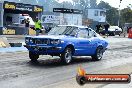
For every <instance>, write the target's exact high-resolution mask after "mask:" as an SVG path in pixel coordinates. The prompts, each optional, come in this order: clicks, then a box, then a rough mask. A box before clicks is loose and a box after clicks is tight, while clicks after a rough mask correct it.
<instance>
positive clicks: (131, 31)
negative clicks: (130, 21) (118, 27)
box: [128, 28, 132, 38]
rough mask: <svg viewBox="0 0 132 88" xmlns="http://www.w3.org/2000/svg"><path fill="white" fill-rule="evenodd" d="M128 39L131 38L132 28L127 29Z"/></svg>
mask: <svg viewBox="0 0 132 88" xmlns="http://www.w3.org/2000/svg"><path fill="white" fill-rule="evenodd" d="M128 38H132V28H131V29H129V33H128Z"/></svg>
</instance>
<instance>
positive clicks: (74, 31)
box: [70, 27, 78, 36]
mask: <svg viewBox="0 0 132 88" xmlns="http://www.w3.org/2000/svg"><path fill="white" fill-rule="evenodd" d="M77 31H78V28H77V27H74V29H73V30H72V32H71V33H70V35H72V36H76V34H77Z"/></svg>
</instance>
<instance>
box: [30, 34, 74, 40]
mask: <svg viewBox="0 0 132 88" xmlns="http://www.w3.org/2000/svg"><path fill="white" fill-rule="evenodd" d="M29 37H31V36H29ZM71 37H72V36H66V35H39V36H32V38H49V39H63V38H71Z"/></svg>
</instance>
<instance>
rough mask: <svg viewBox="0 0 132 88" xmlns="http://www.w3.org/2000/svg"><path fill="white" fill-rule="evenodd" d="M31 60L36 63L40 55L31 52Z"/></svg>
mask: <svg viewBox="0 0 132 88" xmlns="http://www.w3.org/2000/svg"><path fill="white" fill-rule="evenodd" d="M29 58H30V59H31V61H33V62H35V61H37V59H38V58H39V55H38V54H35V53H33V52H31V51H29Z"/></svg>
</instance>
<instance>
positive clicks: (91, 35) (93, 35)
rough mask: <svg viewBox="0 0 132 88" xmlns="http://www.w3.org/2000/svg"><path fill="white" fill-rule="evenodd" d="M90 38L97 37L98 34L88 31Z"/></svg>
mask: <svg viewBox="0 0 132 88" xmlns="http://www.w3.org/2000/svg"><path fill="white" fill-rule="evenodd" d="M88 37H96V33H95V32H94V31H92V30H91V29H88Z"/></svg>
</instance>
